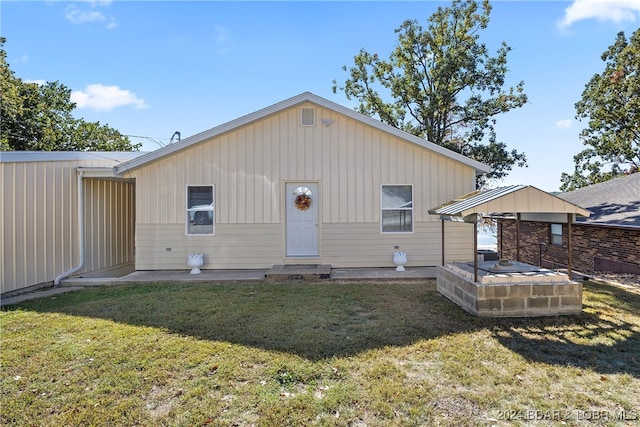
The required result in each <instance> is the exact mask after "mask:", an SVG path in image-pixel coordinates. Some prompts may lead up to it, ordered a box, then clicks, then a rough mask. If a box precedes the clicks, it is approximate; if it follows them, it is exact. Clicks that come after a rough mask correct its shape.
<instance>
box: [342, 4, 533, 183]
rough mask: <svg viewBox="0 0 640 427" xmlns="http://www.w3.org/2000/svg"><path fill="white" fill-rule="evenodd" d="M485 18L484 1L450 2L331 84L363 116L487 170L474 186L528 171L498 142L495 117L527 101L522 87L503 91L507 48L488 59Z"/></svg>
mask: <svg viewBox="0 0 640 427" xmlns="http://www.w3.org/2000/svg"><path fill="white" fill-rule="evenodd" d="M490 13H491V5H490V4H489V1H488V0H484V1H483V2H482V4H481V5H480V4H479V2H476V1H463V0H454V1H453V3H452V5H451V7H446V8H442V7H440V8H438V10H437V11H436V12H435V13H434V14H433V15H432V16H431V17H429V19H428V22H429V24H428V27H427V29H426V30H424V29H423V28H422V27H421V26H420V25H419V24H418V22H417V21H415V20H407V21H405V22H404V23H403V24H402V25H401V26H400V27H399V28H398V29H396V34H398V43H397V46H396V47H395V49H394V50H393V51H392V53H391V54H390V57H389V59H388V60H384V59H382V58H380V57H379V56H378V54H376V53H373V54H372V53H369V52H367V51H366V50H364V49H362V50H361V51H360V52H359V53H358V54H357V55H356V56H355V58H354V66H353V67H350V68H347V66H343V67H342V68H343V70H344V71H348V72H349V75H350V77H349V78H348V79H347V80H346V81H345V83H344V85H342V86H339V85H338V84H337V82H336V81H335V80H334V82H333V83H334V85H333V91H334V93H335V92H336V91H337V90H341V91H343V92H344V93H345V95H346V97H347V99H356V100H358V101H359V103H360V105H359V106H358V107H357V108H356V109H357V111H359V112H360V113H362V114H365V115H368V116H370V117H376V118H378V119H379V120H381V121H382V122H383V123H386V124H389V125H391V126H394V127H396V128H398V129H402V130H404V131H406V132H409V133H411V134H414V135H416V136H419V137H421V138H425V139H427V140H429V141H431V142H433V143H436V144H439V145H442V146H444V147H446V148H449V149H451V150H454V151H456V152H458V153H461V154H464V155H466V156H468V157H471V158H473V159H476V160H478V161H480V162H483V163H486V164H488V165H490V166H491V167H493V168H494V171H493V172H492V173H490V174H488V175H487V176H486V177H484V178H483V179H482V180H481V181H480V182H479V183H478V184H479V185H482V184H484V183H486V180H488V179H492V178H495V179H500V178H503V177H505V176H506V175H507V174H508V172H509V171H510V170H511V169H512V168H513V166H514V165H517V166H520V167H522V166H526V156H525V155H524V154H523V153H519V152H517V151H516V150H511V151H510V150H508V149H507V146H506V144H505V143H503V142H498V141H497V139H496V132H495V128H494V125H495V123H496V119H495V117H496V116H497V115H498V114H500V113H505V112H507V111H510V110H512V109H514V108H518V107H522V106H523V105H524V104H525V103H526V102H527V96H526V95H525V93H524V82H520V83H518V84H517V85H516V86H515V87H510V88H508V89H505V88H504V86H505V76H506V73H507V71H508V68H507V54H508V52H509V51H510V48H509V47H508V46H507V45H506V43H502V45H501V47H500V48H499V49H498V51H497V52H496V54H495V56H492V55H491V54H490V53H489V50H488V49H487V47H486V45H485V44H484V43H481V42H480V40H479V38H480V36H479V34H478V33H479V32H480V30H483V29H485V28H486V27H487V25H488V23H489V15H490Z"/></svg>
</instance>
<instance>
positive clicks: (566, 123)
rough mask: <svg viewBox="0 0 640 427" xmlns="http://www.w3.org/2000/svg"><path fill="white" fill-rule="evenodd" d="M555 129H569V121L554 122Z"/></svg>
mask: <svg viewBox="0 0 640 427" xmlns="http://www.w3.org/2000/svg"><path fill="white" fill-rule="evenodd" d="M556 127H557V128H560V129H569V128H570V127H571V120H570V119H565V120H558V121H557V122H556Z"/></svg>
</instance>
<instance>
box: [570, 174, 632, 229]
mask: <svg viewBox="0 0 640 427" xmlns="http://www.w3.org/2000/svg"><path fill="white" fill-rule="evenodd" d="M558 197H561V198H562V199H564V200H567V201H569V202H571V203H575V204H576V205H579V206H582V207H584V208H586V209H589V210H590V211H591V212H593V215H592V216H591V217H590V218H588V219H583V220H582V221H581V222H587V223H594V224H606V225H617V226H625V227H627V226H628V227H640V172H638V173H634V174H631V175H626V176H622V177H620V178H614V179H611V180H609V181H605V182H600V183H598V184H593V185H589V186H587V187H583V188H579V189H577V190H573V191H569V192H566V193H561V194H558Z"/></svg>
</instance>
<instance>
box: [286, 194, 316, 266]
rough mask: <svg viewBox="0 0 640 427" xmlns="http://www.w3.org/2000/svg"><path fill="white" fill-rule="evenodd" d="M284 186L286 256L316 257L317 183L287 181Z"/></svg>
mask: <svg viewBox="0 0 640 427" xmlns="http://www.w3.org/2000/svg"><path fill="white" fill-rule="evenodd" d="M285 187H286V188H285V192H286V197H285V201H286V204H287V208H286V210H285V212H286V215H287V256H290V257H317V256H318V255H319V253H318V233H319V227H318V212H319V206H318V200H319V198H318V183H315V182H314V183H310V182H305V183H295V182H289V183H287V184H286V186H285Z"/></svg>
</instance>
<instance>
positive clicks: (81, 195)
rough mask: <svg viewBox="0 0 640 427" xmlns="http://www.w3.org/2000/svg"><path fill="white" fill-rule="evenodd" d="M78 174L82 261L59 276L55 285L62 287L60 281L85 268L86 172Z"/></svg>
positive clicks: (79, 238)
mask: <svg viewBox="0 0 640 427" xmlns="http://www.w3.org/2000/svg"><path fill="white" fill-rule="evenodd" d="M76 170H77V172H78V243H79V249H80V260H79V261H78V265H77V266H75V267H73V268H72V269H71V270H69V271H65V272H64V273H62V274H59V275H58V276H57V277H56V278H55V279H54V280H53V285H54V286H58V285H60V281H61V280H62V279H64V278H65V277H67V276H70V275H72V274H73V273H75V272H76V271H79V270H80V269H81V268H82V267H84V188H83V180H82V179H83V174H84V172H83V171H81V170H78V169H76Z"/></svg>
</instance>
